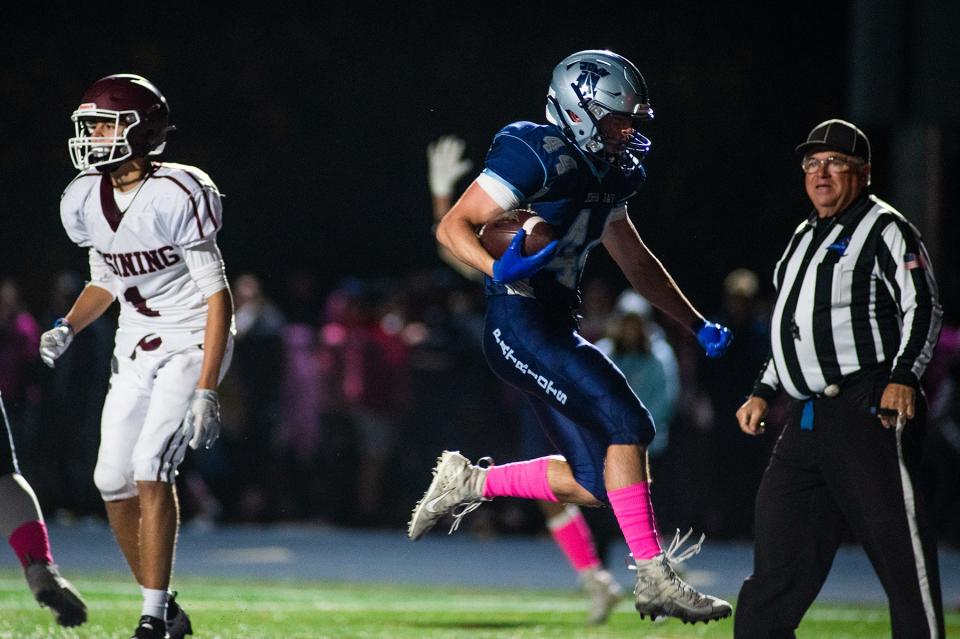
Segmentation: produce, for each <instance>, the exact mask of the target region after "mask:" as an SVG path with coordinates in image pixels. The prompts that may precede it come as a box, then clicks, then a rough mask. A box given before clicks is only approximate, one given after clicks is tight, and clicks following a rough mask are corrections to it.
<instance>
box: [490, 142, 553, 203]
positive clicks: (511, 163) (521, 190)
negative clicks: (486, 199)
mask: <svg viewBox="0 0 960 639" xmlns="http://www.w3.org/2000/svg"><path fill="white" fill-rule="evenodd" d="M519 132H520V129H517V131H516V132H514V131H513V129H512V128H508V129H507V130H504V131H501V132H500V133H498V134H497V135H496V137H494V138H493V144H492V145H490V150H489V151H488V152H487V160H486V166H485V167H484V169H483V173H482V175H484V176H486V178H485V180H484V182H480V186H481V187H484V190H485V191H487V193H488V194H489V195H490V196H491V197H493V198H494V200H495V201H496V202H497V203H498V204H500V200H499V199H498V194H497V193H496V192H491V190H494V191H495V190H496V189H488V188H487V187H488V186H491V181H493V182H496V183H499V185H500V188H501V189H505V190H506V191H508V192H509V193H511V194H512V195H513V197H514V198H515V199H516V201H517V203H520V202H524V201H526V200H528V199H530V198H531V197H532V196H533V195H535V194H536V193H537V192H539V191H540V190H541V189H543V188H544V186H545V185H546V183H547V177H548V172H547V165H546V164H545V163H544V160H543V158H541V157H540V154H538V153H537V151H536V149H535V148H534V147H533V146H532V145H531V143H530V142H529V141H528V140H526V139H524V137H521V136H520V135H517V133H519ZM514 206H516V205H514ZM504 208H506V207H504ZM510 208H514V207H513V206H512V207H510Z"/></svg>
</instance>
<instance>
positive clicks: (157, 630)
mask: <svg viewBox="0 0 960 639" xmlns="http://www.w3.org/2000/svg"><path fill="white" fill-rule="evenodd" d="M130 639H170V635H168V634H167V624H165V623H164V621H163V619H157V618H156V617H151V616H150V615H143V616H142V617H140V623H139V624H137V629H136V630H134V631H133V636H132V637H130Z"/></svg>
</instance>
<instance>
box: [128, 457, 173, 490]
mask: <svg viewBox="0 0 960 639" xmlns="http://www.w3.org/2000/svg"><path fill="white" fill-rule="evenodd" d="M181 461H183V455H174V457H173V458H172V459H160V460H158V459H157V458H156V457H155V456H152V455H151V456H147V457H136V456H135V457H134V458H133V479H134V481H158V482H165V483H168V484H172V483H173V482H174V480H175V479H176V477H177V467H178V466H179V465H180V462H181Z"/></svg>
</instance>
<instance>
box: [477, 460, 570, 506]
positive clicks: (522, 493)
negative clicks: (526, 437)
mask: <svg viewBox="0 0 960 639" xmlns="http://www.w3.org/2000/svg"><path fill="white" fill-rule="evenodd" d="M549 463H550V458H549V457H541V458H540V459H531V460H530V461H522V462H515V463H513V464H504V465H503V466H493V467H492V468H490V470H489V471H487V482H486V484H484V486H483V496H484V498H485V499H491V498H493V497H522V498H524V499H543V500H544V501H559V500H558V499H557V498H556V496H554V494H553V491H552V490H550V482H549V481H548V480H547V465H548V464H549Z"/></svg>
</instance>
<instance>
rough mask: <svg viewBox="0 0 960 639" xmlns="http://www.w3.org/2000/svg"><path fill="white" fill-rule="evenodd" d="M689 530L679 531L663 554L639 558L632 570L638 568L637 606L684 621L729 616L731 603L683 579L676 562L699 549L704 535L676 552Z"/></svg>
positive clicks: (653, 614)
mask: <svg viewBox="0 0 960 639" xmlns="http://www.w3.org/2000/svg"><path fill="white" fill-rule="evenodd" d="M689 536H690V532H688V533H687V534H686V535H684V536H683V538H680V531H679V530H678V531H677V534H676V535H675V536H674V538H673V543H671V544H670V547H669V548H668V549H667V550H666V551H664V552H661V553H660V554H658V555H656V556H654V557H652V558H650V559H645V560H637V561H636V563H635V565H634V566H631V569H632V570H636V572H637V582H636V586H635V587H634V589H633V594H634V596H635V598H636V602H635V607H636V609H637V612H639V613H640V616H641V617H645V616H646V615H650V618H651V619H653V620H656V618H657V617H675V618H677V619H680V620H681V621H683V622H684V623H696V622H698V621H702V622H704V623H707V622H708V621H713V620H714V619H722V618H724V617H728V616H730V614H731V612H732V611H733V609H732V608H731V606H730V604H729V603H727V602H726V601H724V600H723V599H720V598H718V597H713V596H711V595H705V594H703V593H701V592H699V591H698V590H697V589H696V588H694V587H693V586H691V585H690V584H688V583H687V582H685V581H684V580H683V579H681V578H680V577H679V576H678V575H677V573H676V570H675V566H676V565H678V564H680V563H682V562H683V561H685V560H687V559H689V558H690V557H692V556H693V555H695V554H697V553H698V552H700V548H701V546H702V544H703V540H704V537H703V536H701V537H700V541H699V542H697V543H696V544H694V545H693V546H691V547H690V548H687V549H686V550H684V551H683V552H677V551H678V549H679V547H680V545H681V544H683V542H684V541H686V539H687V537H689Z"/></svg>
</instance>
